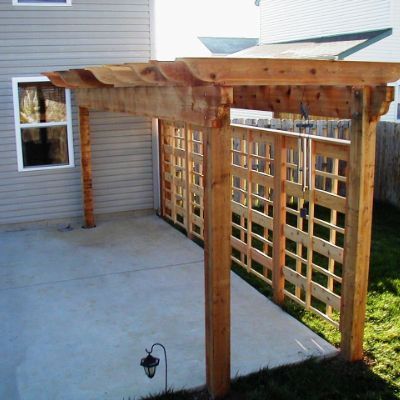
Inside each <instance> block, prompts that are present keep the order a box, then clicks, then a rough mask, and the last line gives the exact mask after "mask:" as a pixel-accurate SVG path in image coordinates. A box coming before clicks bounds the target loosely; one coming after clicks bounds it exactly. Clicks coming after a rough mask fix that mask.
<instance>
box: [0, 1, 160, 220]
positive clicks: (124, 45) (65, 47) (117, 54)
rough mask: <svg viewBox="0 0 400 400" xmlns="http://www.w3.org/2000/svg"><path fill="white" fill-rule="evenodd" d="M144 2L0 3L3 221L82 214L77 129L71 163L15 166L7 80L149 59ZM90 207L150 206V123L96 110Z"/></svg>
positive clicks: (0, 217) (0, 187) (0, 206)
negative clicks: (52, 166)
mask: <svg viewBox="0 0 400 400" xmlns="http://www.w3.org/2000/svg"><path fill="white" fill-rule="evenodd" d="M149 7H150V6H149V0H116V1H111V0H72V6H71V7H35V6H12V1H11V0H1V3H0V54H1V57H0V135H1V145H0V224H4V223H14V222H28V221H40V220H48V219H53V218H56V219H59V218H69V217H74V216H79V215H80V214H81V212H82V207H81V203H82V201H81V190H80V168H79V162H80V160H79V134H78V133H79V132H78V125H77V112H76V106H75V105H74V104H73V129H74V153H75V165H76V166H75V167H74V168H65V169H58V170H48V171H31V172H18V171H17V158H16V157H17V156H16V143H15V130H14V114H13V101H12V87H11V79H12V78H13V77H20V76H38V75H40V73H41V72H42V71H46V70H52V69H67V68H73V67H80V66H85V65H95V64H105V63H119V62H127V61H146V60H148V59H149V58H150V45H151V43H150V9H149ZM91 119H92V122H93V164H94V185H95V211H96V212H97V213H106V212H113V211H126V210H134V209H145V208H152V207H153V194H152V158H151V129H150V121H149V120H146V119H143V118H134V117H130V116H121V115H111V114H105V113H94V114H93V115H92V116H91Z"/></svg>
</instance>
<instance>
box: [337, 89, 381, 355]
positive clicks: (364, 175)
mask: <svg viewBox="0 0 400 400" xmlns="http://www.w3.org/2000/svg"><path fill="white" fill-rule="evenodd" d="M370 103H371V88H369V87H364V88H354V89H353V91H352V120H351V130H350V140H351V147H350V156H349V165H348V186H347V215H346V235H345V247H344V265H343V269H344V274H343V286H342V303H341V321H340V327H341V332H342V341H341V352H342V355H343V357H344V358H345V359H346V360H348V361H355V360H360V359H362V357H363V335H364V323H365V310H366V302H367V290H368V270H369V256H370V246H371V227H372V206H373V189H374V169H375V140H376V139H375V138H376V123H377V121H376V120H375V119H372V118H371V117H370Z"/></svg>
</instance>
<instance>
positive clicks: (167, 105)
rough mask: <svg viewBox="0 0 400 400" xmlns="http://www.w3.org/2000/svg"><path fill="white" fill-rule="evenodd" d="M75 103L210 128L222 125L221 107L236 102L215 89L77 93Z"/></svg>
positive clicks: (224, 90)
mask: <svg viewBox="0 0 400 400" xmlns="http://www.w3.org/2000/svg"><path fill="white" fill-rule="evenodd" d="M76 99H77V102H78V104H79V105H80V106H81V107H86V108H89V109H92V110H103V111H112V112H122V113H129V114H133V115H140V116H146V117H156V118H165V119H170V120H174V121H186V122H190V123H193V124H196V125H200V126H209V127H212V126H215V125H216V124H218V123H219V122H218V121H219V119H220V112H221V107H223V106H227V105H230V104H231V103H232V101H233V99H232V90H231V89H228V88H220V87H216V86H203V87H152V88H147V87H130V88H106V89H94V90H91V89H89V90H88V89H78V90H76Z"/></svg>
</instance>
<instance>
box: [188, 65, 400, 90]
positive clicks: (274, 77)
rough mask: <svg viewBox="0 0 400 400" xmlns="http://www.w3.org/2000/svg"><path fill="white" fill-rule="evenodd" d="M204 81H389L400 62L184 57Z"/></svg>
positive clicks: (399, 68) (229, 83) (343, 83)
mask: <svg viewBox="0 0 400 400" xmlns="http://www.w3.org/2000/svg"><path fill="white" fill-rule="evenodd" d="M181 60H182V61H183V62H184V63H185V64H186V65H187V66H188V67H189V69H190V71H191V73H192V74H193V75H194V76H195V77H196V78H198V79H200V80H201V81H203V82H209V83H215V84H219V85H227V86H242V85H257V86H259V85H337V86H346V85H349V86H352V85H371V86H376V85H385V84H386V83H388V82H394V81H396V80H397V79H398V77H399V76H400V64H399V63H379V62H358V61H332V60H288V59H272V58H270V59H266V58H257V59H247V58H183V59H181Z"/></svg>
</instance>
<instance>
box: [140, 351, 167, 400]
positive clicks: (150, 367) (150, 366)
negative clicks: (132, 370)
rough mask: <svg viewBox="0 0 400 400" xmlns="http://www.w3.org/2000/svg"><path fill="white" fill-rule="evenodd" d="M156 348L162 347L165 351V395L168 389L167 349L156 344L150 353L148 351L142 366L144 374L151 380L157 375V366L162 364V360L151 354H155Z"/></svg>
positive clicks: (142, 360)
mask: <svg viewBox="0 0 400 400" xmlns="http://www.w3.org/2000/svg"><path fill="white" fill-rule="evenodd" d="M154 346H160V347H161V348H162V349H163V350H164V357H165V393H166V392H167V388H168V363H167V351H166V350H165V347H164V346H163V345H162V344H161V343H154V344H153V345H152V346H151V349H150V351H148V350H147V349H145V350H146V353H147V356H146V357H144V358H142V359H141V360H140V365H141V366H142V367H143V368H144V372H145V373H146V375H147V376H148V377H149V378H150V379H151V378H153V376H154V375H155V373H156V369H157V366H158V365H159V364H160V359H159V358H157V357H153V356H152V355H151V353H152V352H153V348H154Z"/></svg>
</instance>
